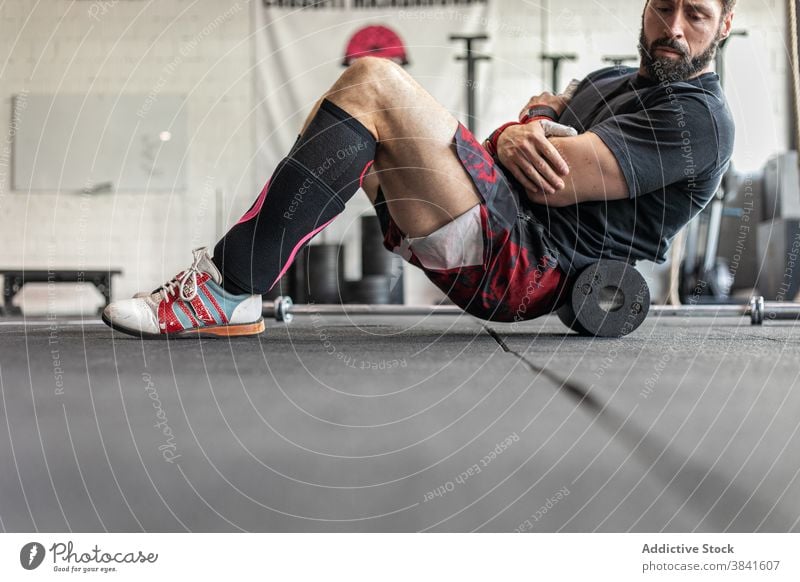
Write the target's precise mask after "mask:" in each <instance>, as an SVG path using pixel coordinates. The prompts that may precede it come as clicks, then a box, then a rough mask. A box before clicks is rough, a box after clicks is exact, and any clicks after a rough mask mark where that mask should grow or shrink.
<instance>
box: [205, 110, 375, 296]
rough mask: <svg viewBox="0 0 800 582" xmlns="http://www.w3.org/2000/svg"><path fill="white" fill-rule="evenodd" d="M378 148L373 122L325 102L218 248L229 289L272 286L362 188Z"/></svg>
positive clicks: (253, 290)
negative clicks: (362, 120) (368, 124)
mask: <svg viewBox="0 0 800 582" xmlns="http://www.w3.org/2000/svg"><path fill="white" fill-rule="evenodd" d="M376 145H377V144H376V142H375V138H373V137H372V134H371V133H370V132H369V130H367V128H366V127H364V126H363V125H362V124H361V123H360V122H359V121H358V120H356V119H355V118H353V117H352V116H351V115H350V114H349V113H347V112H346V111H344V110H343V109H341V108H339V107H338V106H336V105H334V104H333V103H331V102H330V101H328V100H327V99H324V100H323V101H322V103H321V105H320V108H319V109H318V111H317V113H316V115H314V117H313V118H312V120H311V122H310V124H309V125H308V127H307V128H306V131H304V132H303V134H302V135H300V136H299V137H298V138H297V141H296V142H295V144H294V146H292V150H291V151H290V152H289V155H288V156H286V157H285V158H284V159H283V160H281V161H280V163H279V164H278V167H277V168H276V169H275V172H274V173H273V174H272V177H271V178H270V179H269V181H268V182H267V185H266V186H264V189H263V190H262V191H261V194H260V195H259V196H258V198H257V199H256V201H255V202H254V203H253V205H252V206H251V207H250V209H249V210H248V211H247V212H246V213H245V214H244V216H242V218H240V219H239V222H237V223H236V224H235V225H234V226H233V228H231V229H230V230H229V231H228V232H227V234H225V236H224V237H222V239H221V240H220V241H219V242H218V243H217V244H216V246H215V247H214V263H215V264H216V265H217V267H219V269H220V272H221V273H222V275H223V278H224V282H223V287H224V288H225V289H226V290H227V291H229V292H231V293H237V294H241V293H250V294H259V293H266V292H267V291H269V290H270V289H271V288H272V287H273V286H274V285H275V283H277V281H278V279H280V278H281V277H282V276H283V274H284V273H285V272H286V270H287V269H288V268H289V266H290V265H291V264H292V262H293V261H294V258H295V256H296V255H297V253H298V252H299V251H300V249H301V248H303V246H304V245H305V244H306V243H307V242H308V241H310V240H311V239H312V238H313V237H314V236H315V235H317V234H318V233H319V232H320V231H321V230H322V229H324V228H325V227H326V226H328V225H329V224H330V223H331V221H333V219H334V218H336V216H338V215H339V214H340V213H341V212H342V211H343V210H344V205H345V203H346V202H347V201H348V200H349V199H350V198H352V196H353V194H355V193H356V192H357V191H358V189H359V187H360V186H361V182H362V181H363V179H364V175H365V174H366V171H367V169H368V168H369V166H370V165H371V163H372V161H373V159H374V158H375V148H376Z"/></svg>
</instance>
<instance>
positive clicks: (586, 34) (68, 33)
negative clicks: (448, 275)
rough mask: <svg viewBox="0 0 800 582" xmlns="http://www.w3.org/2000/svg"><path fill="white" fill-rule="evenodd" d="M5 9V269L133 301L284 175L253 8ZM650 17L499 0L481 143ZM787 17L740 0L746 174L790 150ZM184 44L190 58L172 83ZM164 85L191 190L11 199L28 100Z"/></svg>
mask: <svg viewBox="0 0 800 582" xmlns="http://www.w3.org/2000/svg"><path fill="white" fill-rule="evenodd" d="M1 6H2V7H1V8H0V11H1V12H0V105H1V106H2V108H3V111H4V113H2V115H0V132H1V133H0V225H2V226H0V265H2V266H26V267H28V268H35V267H48V266H54V267H58V266H67V265H69V266H71V267H72V266H77V267H85V268H90V267H93V266H96V267H108V266H111V267H116V266H119V267H122V268H124V269H125V276H124V278H121V279H119V280H118V285H117V287H116V293H115V294H116V295H117V296H126V295H129V294H131V293H132V292H134V291H137V290H140V289H145V288H147V289H149V288H152V287H153V286H154V285H155V284H157V283H161V282H163V281H165V280H166V279H168V278H169V277H171V276H172V275H174V273H175V272H176V271H177V270H178V269H180V268H183V267H185V266H186V263H187V260H188V257H189V252H188V251H189V249H190V248H191V246H197V245H201V244H213V242H214V241H215V240H216V237H217V236H218V235H219V234H221V232H220V229H221V228H224V227H225V226H227V225H229V224H231V223H232V222H233V221H235V219H236V218H238V216H239V215H240V214H241V213H242V212H243V211H244V210H245V209H246V208H247V206H249V204H250V201H251V200H252V198H253V197H254V196H255V195H256V194H257V192H258V190H259V189H260V187H261V185H262V182H263V180H264V179H265V177H266V176H267V175H268V173H269V172H268V169H260V168H255V167H254V166H253V165H252V164H251V158H252V157H253V154H254V143H255V140H254V136H253V131H252V129H253V128H252V125H253V113H252V111H251V109H252V105H253V97H252V95H253V91H252V78H251V74H250V69H251V62H252V55H251V48H250V46H251V45H250V39H249V35H250V34H251V29H252V24H251V7H250V6H249V3H248V2H246V1H244V0H239V1H235V0H160V1H156V0H149V1H148V0H119V1H114V0H107V1H99V0H98V1H96V2H92V1H90V0H83V1H69V0H40V1H34V0H5V2H3V3H2V5H1ZM641 7H642V3H641V2H637V1H631V0H596V1H593V2H585V1H579V0H559V1H558V2H555V1H554V0H541V1H540V2H538V3H534V2H529V1H527V0H496V4H495V7H494V10H493V13H494V17H493V19H492V21H491V22H490V23H489V25H488V27H487V28H488V32H489V34H490V35H491V36H492V39H493V40H492V42H491V43H490V44H489V45H487V49H488V50H489V51H490V52H491V53H492V55H493V61H492V62H491V65H487V64H481V65H480V68H481V70H482V74H481V76H480V78H479V85H478V89H479V103H482V104H483V106H484V107H485V109H484V114H483V115H482V117H481V120H480V126H479V134H480V136H481V137H482V136H483V135H484V134H485V133H488V132H489V131H490V130H491V129H492V128H493V127H494V126H496V125H499V124H500V123H502V122H504V121H507V120H509V119H512V118H514V117H515V116H516V113H517V112H518V110H519V109H520V107H521V106H522V105H523V104H524V103H525V101H526V100H527V97H528V96H529V95H530V94H533V93H538V92H539V91H541V90H542V89H544V88H547V87H546V85H547V83H546V81H544V80H543V79H546V78H547V74H546V72H545V67H544V65H543V64H542V63H541V62H540V61H539V58H538V55H539V54H540V53H541V52H542V51H543V50H547V51H550V52H558V51H562V52H574V53H578V54H579V55H580V60H579V61H578V62H576V63H567V64H565V66H564V68H563V71H562V79H563V80H564V82H566V81H567V80H569V79H570V78H572V77H578V78H579V77H581V76H583V75H585V74H586V73H587V72H589V71H591V70H594V69H596V68H598V67H600V66H603V63H602V61H601V58H602V56H603V55H606V54H612V53H623V54H626V53H629V54H635V52H636V49H635V47H636V41H637V38H638V34H639V23H640V16H641ZM543 14H544V15H546V16H547V18H546V20H545V21H543V20H542V15H543ZM785 22H786V18H785V14H784V3H783V1H782V0H741V1H740V6H739V8H738V10H737V17H736V25H737V27H746V28H748V29H749V30H750V37H749V38H747V39H739V38H737V39H734V40H733V41H732V42H731V45H730V48H729V52H728V55H729V58H728V63H729V68H728V71H727V74H728V79H729V80H730V83H729V86H728V96H729V100H730V102H731V106H732V109H733V111H734V115H735V117H736V121H737V130H738V139H737V144H736V152H735V162H736V164H737V167H739V168H741V169H752V168H757V167H760V166H761V165H762V164H763V162H764V160H765V159H766V158H767V157H768V156H769V155H771V154H772V153H774V152H776V151H779V150H781V149H785V148H786V144H787V135H788V129H787V127H786V124H787V123H788V122H787V119H788V112H789V104H788V99H787V85H786V83H787V65H786V58H785V54H786V50H785V47H784V45H783V42H784V38H785V33H784V27H785ZM187 47H192V48H191V50H186V49H187ZM182 48H183V49H184V54H185V55H186V56H185V57H182V58H181V59H180V62H179V63H178V65H177V66H175V67H171V68H170V70H172V69H173V68H174V72H172V73H170V74H166V73H165V67H167V66H168V65H170V64H171V63H172V64H175V59H176V56H177V55H179V54H181V53H180V51H181V49H182ZM154 88H158V90H159V91H163V92H164V93H184V94H187V95H188V103H187V110H188V116H189V128H190V131H189V141H190V144H189V157H188V160H187V176H188V183H189V188H188V190H187V191H186V192H174V193H172V194H148V193H146V192H138V193H128V194H115V195H98V196H95V197H87V196H80V195H76V194H68V193H59V192H50V193H41V192H34V193H27V192H24V191H10V189H9V185H10V171H9V166H10V149H9V139H8V138H9V132H10V131H11V118H12V111H11V109H12V106H11V98H12V95H14V94H20V93H22V94H25V93H28V94H33V93H47V94H53V93H67V92H71V93H87V92H88V93H93V94H112V95H117V94H120V93H126V92H127V93H144V94H147V93H149V92H151V91H153V90H154ZM53 162H58V161H52V160H50V161H48V163H53ZM218 190H219V191H221V192H222V195H223V200H222V204H221V205H218V204H217V194H216V192H217V191H218ZM363 208H365V206H364V205H363V204H361V205H359V208H358V209H353V211H351V212H357V211H361V210H362V209H363ZM345 222H349V218H348V219H344V220H343V223H345ZM332 236H334V233H332V234H331V235H329V237H328V238H329V239H330V238H332ZM412 296H414V294H412Z"/></svg>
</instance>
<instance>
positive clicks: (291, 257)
mask: <svg viewBox="0 0 800 582" xmlns="http://www.w3.org/2000/svg"><path fill="white" fill-rule="evenodd" d="M336 216H339V215H338V214H337V215H336ZM336 216H334V217H333V218H331V219H330V220H329V221H328V222H326V223H325V224H323V225H322V226H320V227H319V228H317V229H315V230H312V231H311V232H309V233H308V234H307V235H306V236H304V237H303V238H302V239H300V242H299V243H297V245H295V247H294V250H292V254H291V255H289V259H288V260H287V261H286V264H285V265H284V266H283V269H281V272H280V273H278V276H277V277H276V278H275V280H274V281H273V282H272V285H270V286H269V289H272V288H273V287H274V286H275V283H277V282H278V281H280V278H281V277H283V275H284V274H285V273H286V271H287V270H288V269H289V267H291V266H292V263H293V262H294V257H295V255H297V253H298V251H300V249H301V248H302V246H303V245H304V244H305V243H307V242H308V241H309V240H311V239H312V238H313V237H314V236H315V235H316V234H317V233H318V232H319V231H321V230H322V229H323V228H325V227H326V226H328V225H329V224H330V223H331V222H333V221H334V220H335V219H336ZM269 289H268V291H269Z"/></svg>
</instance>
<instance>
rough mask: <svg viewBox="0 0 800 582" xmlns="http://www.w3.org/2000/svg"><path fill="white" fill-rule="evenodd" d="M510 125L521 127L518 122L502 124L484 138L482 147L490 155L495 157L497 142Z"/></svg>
mask: <svg viewBox="0 0 800 582" xmlns="http://www.w3.org/2000/svg"><path fill="white" fill-rule="evenodd" d="M512 125H522V124H521V123H520V122H518V121H509V122H508V123H504V124H503V125H501V126H500V127H498V128H497V129H495V130H494V131H493V132H492V134H491V135H490V136H489V137H488V138H486V141H484V142H483V147H484V148H486V150H487V151H488V152H489V154H490V155H492V156H496V155H497V141H498V140H499V139H500V135H501V134H502V133H503V132H504V131H505V130H506V129H508V128H509V127H511V126H512Z"/></svg>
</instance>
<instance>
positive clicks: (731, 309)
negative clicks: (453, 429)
mask: <svg viewBox="0 0 800 582" xmlns="http://www.w3.org/2000/svg"><path fill="white" fill-rule="evenodd" d="M264 313H265V314H270V315H272V316H274V317H275V320H276V321H282V322H285V323H291V322H292V320H293V319H294V317H295V316H296V315H385V316H393V315H412V316H413V315H416V316H428V315H461V314H463V313H465V312H464V310H463V309H461V308H460V307H458V306H456V305H369V304H345V305H339V304H326V303H319V304H316V303H309V304H303V305H295V304H294V302H293V301H292V298H291V297H289V296H281V297H277V298H276V299H275V301H273V302H269V301H266V302H264ZM650 314H651V315H650V316H651V317H750V323H751V324H752V325H761V324H763V323H764V321H772V320H783V321H791V320H796V319H798V318H800V303H787V302H782V301H769V302H767V301H764V298H763V297H753V298H752V299H751V300H750V302H749V303H748V304H746V305H681V306H672V305H653V306H651V307H650Z"/></svg>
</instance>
